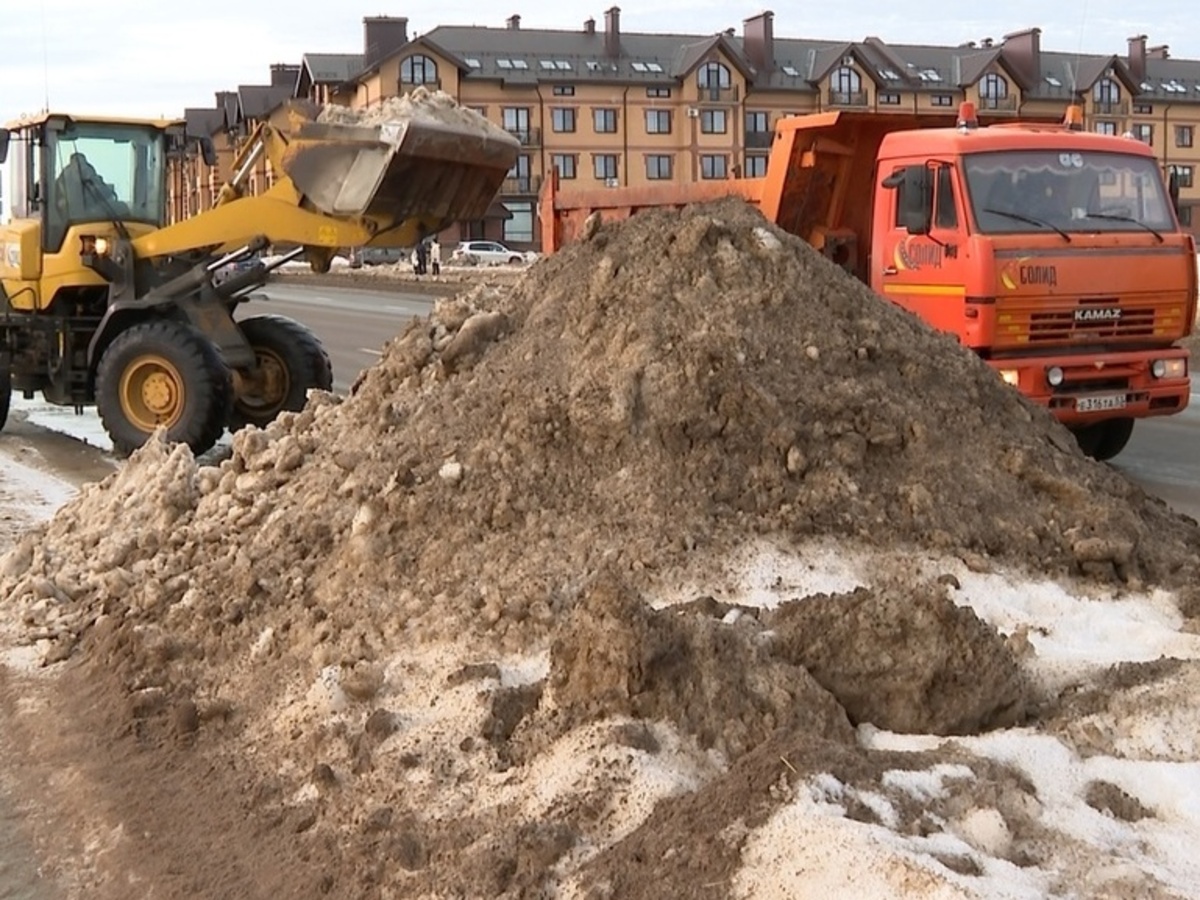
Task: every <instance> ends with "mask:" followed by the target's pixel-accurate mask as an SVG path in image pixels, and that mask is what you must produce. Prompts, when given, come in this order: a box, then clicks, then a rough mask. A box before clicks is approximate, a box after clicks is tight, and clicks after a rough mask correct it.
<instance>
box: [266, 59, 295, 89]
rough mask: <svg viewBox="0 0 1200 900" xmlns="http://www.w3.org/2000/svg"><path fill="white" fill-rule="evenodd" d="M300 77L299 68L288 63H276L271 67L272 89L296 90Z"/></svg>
mask: <svg viewBox="0 0 1200 900" xmlns="http://www.w3.org/2000/svg"><path fill="white" fill-rule="evenodd" d="M299 77H300V67H299V66H294V65H290V64H288V63H274V64H272V66H271V87H289V88H294V87H295V86H296V80H297V79H298V78H299Z"/></svg>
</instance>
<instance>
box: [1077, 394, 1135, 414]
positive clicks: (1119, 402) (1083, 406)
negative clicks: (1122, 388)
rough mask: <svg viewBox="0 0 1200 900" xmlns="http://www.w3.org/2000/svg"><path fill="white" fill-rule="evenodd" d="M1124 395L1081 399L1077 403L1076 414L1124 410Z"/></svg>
mask: <svg viewBox="0 0 1200 900" xmlns="http://www.w3.org/2000/svg"><path fill="white" fill-rule="evenodd" d="M1124 408H1125V395H1124V394H1105V395H1103V396H1100V397H1080V398H1079V399H1078V400H1076V401H1075V412H1101V411H1102V410H1106V409H1124Z"/></svg>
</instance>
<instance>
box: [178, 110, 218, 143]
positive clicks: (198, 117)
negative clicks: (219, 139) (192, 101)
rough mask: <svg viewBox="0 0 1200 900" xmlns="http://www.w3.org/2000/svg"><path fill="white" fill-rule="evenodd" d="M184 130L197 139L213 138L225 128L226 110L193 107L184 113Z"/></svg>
mask: <svg viewBox="0 0 1200 900" xmlns="http://www.w3.org/2000/svg"><path fill="white" fill-rule="evenodd" d="M183 121H184V123H185V125H184V130H185V131H186V132H187V134H189V135H194V136H196V137H212V136H213V135H214V134H216V133H217V132H218V131H222V130H224V128H225V110H224V109H218V108H217V107H215V106H214V107H204V108H201V107H191V108H188V109H185V110H184V111H183Z"/></svg>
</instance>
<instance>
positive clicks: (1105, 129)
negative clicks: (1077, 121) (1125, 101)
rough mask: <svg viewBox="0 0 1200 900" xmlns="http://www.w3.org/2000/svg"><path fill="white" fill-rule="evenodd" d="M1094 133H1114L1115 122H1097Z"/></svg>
mask: <svg viewBox="0 0 1200 900" xmlns="http://www.w3.org/2000/svg"><path fill="white" fill-rule="evenodd" d="M1095 131H1096V134H1116V133H1117V123H1116V122H1097V123H1096V128H1095Z"/></svg>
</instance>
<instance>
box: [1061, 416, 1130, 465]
mask: <svg viewBox="0 0 1200 900" xmlns="http://www.w3.org/2000/svg"><path fill="white" fill-rule="evenodd" d="M1132 436H1133V419H1108V420H1107V421H1104V422H1097V423H1096V424H1095V425H1087V426H1085V427H1083V428H1080V429H1078V430H1076V432H1075V440H1076V441H1077V442H1078V443H1079V449H1080V450H1082V451H1083V452H1084V454H1085V455H1086V456H1090V457H1091V458H1092V459H1095V460H1098V461H1100V462H1105V461H1106V460H1110V459H1112V458H1113V457H1114V456H1116V455H1117V454H1118V453H1120V452H1121V451H1122V450H1124V449H1125V445H1126V444H1128V443H1129V439H1130V437H1132Z"/></svg>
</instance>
